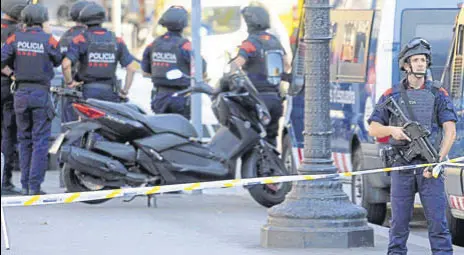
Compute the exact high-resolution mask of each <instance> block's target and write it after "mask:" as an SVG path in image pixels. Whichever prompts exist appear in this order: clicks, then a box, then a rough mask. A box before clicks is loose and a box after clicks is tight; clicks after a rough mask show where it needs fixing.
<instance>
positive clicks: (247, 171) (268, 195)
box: [242, 152, 292, 208]
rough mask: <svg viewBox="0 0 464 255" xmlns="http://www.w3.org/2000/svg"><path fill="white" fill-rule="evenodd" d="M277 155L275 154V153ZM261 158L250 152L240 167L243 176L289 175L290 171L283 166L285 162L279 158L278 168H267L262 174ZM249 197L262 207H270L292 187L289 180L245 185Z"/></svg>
mask: <svg viewBox="0 0 464 255" xmlns="http://www.w3.org/2000/svg"><path fill="white" fill-rule="evenodd" d="M276 157H277V155H276ZM263 160H264V159H263V158H262V157H261V156H260V155H259V154H258V153H256V152H253V153H251V155H249V156H248V157H246V158H245V161H244V163H243V168H242V177H243V178H256V177H267V176H283V175H290V172H289V171H288V170H287V169H286V168H285V164H284V162H283V161H282V159H280V158H278V157H277V158H276V160H279V161H280V162H279V163H280V164H279V168H280V169H272V168H271V169H269V172H268V173H267V174H266V175H263V174H262V171H261V170H260V168H261V167H262V166H263ZM247 189H248V192H249V193H250V195H251V197H253V199H254V200H255V201H256V202H258V203H259V204H260V205H262V206H264V207H268V208H269V207H272V206H274V205H277V204H280V203H282V202H283V201H284V200H285V196H286V195H287V193H288V192H289V191H290V190H291V189H292V183H291V182H283V183H276V184H257V185H252V186H248V187H247Z"/></svg>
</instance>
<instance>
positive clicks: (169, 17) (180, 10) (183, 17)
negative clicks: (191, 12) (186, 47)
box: [158, 6, 188, 31]
mask: <svg viewBox="0 0 464 255" xmlns="http://www.w3.org/2000/svg"><path fill="white" fill-rule="evenodd" d="M158 23H159V24H160V25H161V26H163V27H165V28H167V29H168V30H172V31H181V30H182V29H184V28H185V27H186V26H187V25H188V13H187V10H185V8H184V7H182V6H171V7H169V9H168V10H167V11H166V12H165V13H164V14H163V16H161V19H160V20H159V21H158Z"/></svg>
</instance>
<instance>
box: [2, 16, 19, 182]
mask: <svg viewBox="0 0 464 255" xmlns="http://www.w3.org/2000/svg"><path fill="white" fill-rule="evenodd" d="M1 24H2V44H3V43H5V41H6V39H7V38H8V37H9V36H10V35H11V34H12V33H13V32H14V31H17V30H18V28H19V24H18V23H17V22H14V21H11V20H6V19H2V20H1ZM11 83H12V81H11V79H10V78H9V77H7V76H6V75H4V74H3V73H2V74H1V93H2V94H1V111H0V114H1V115H2V145H1V146H2V153H3V155H4V156H5V166H4V169H3V176H2V189H10V188H13V187H14V186H13V184H12V183H11V177H12V171H13V168H14V162H15V159H17V157H16V156H15V151H16V145H17V142H18V141H17V134H16V133H17V127H16V117H15V113H14V106H13V95H12V94H11V93H10V85H11Z"/></svg>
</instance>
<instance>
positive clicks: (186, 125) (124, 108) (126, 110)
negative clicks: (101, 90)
mask: <svg viewBox="0 0 464 255" xmlns="http://www.w3.org/2000/svg"><path fill="white" fill-rule="evenodd" d="M87 102H88V103H89V104H91V105H95V106H97V107H101V108H103V109H106V110H109V111H110V112H111V113H114V114H118V115H121V116H125V117H128V118H130V119H133V120H137V121H140V122H142V123H143V124H145V125H146V126H147V127H149V128H150V129H151V130H152V131H153V132H155V133H166V132H171V133H175V134H178V135H180V136H183V137H187V138H189V137H198V134H197V131H196V130H195V128H194V127H193V126H192V124H190V122H189V121H188V120H187V119H186V118H184V117H183V116H182V115H179V114H157V115H153V116H147V115H145V114H142V113H141V111H140V110H139V109H137V108H134V106H133V105H129V104H123V103H113V102H108V101H102V100H96V99H88V100H87Z"/></svg>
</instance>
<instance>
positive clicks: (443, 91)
mask: <svg viewBox="0 0 464 255" xmlns="http://www.w3.org/2000/svg"><path fill="white" fill-rule="evenodd" d="M438 91H440V92H441V93H443V94H444V95H445V96H449V94H448V91H446V89H444V88H440V89H439V90H438Z"/></svg>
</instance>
